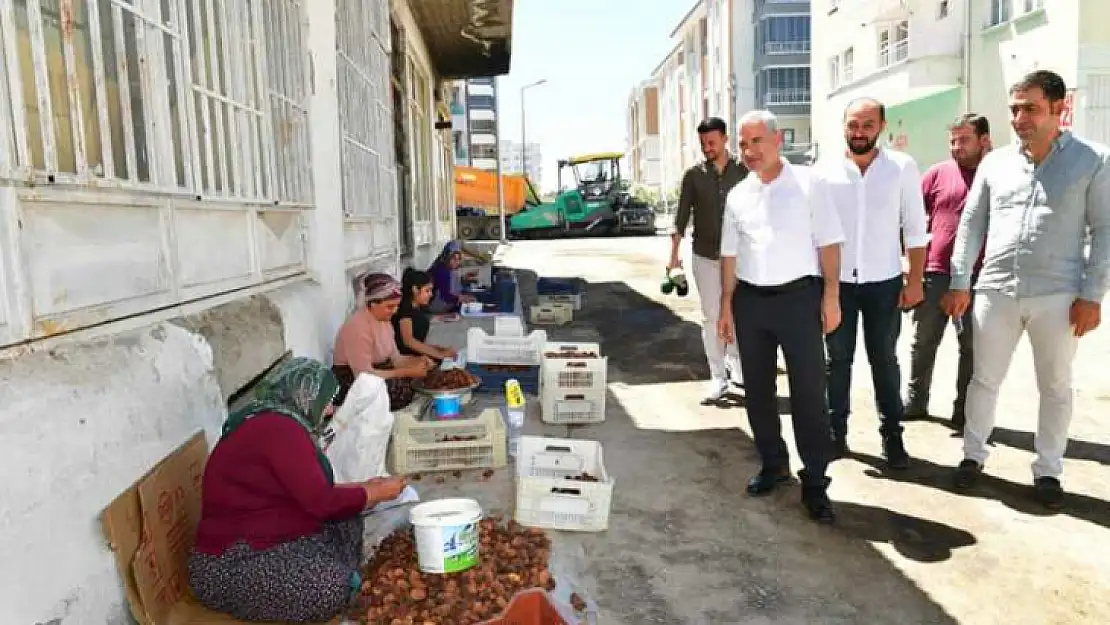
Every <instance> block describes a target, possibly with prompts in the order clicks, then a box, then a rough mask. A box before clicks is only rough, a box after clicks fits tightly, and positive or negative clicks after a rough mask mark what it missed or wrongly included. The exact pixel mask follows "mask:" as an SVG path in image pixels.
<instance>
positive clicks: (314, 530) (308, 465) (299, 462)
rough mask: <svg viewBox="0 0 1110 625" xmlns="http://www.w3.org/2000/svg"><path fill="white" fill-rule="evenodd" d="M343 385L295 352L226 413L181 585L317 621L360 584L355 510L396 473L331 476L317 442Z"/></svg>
mask: <svg viewBox="0 0 1110 625" xmlns="http://www.w3.org/2000/svg"><path fill="white" fill-rule="evenodd" d="M338 389H339V383H338V381H337V380H336V378H335V376H334V375H333V374H332V373H331V371H330V370H328V368H327V367H326V366H324V364H323V363H320V362H318V361H315V360H311V359H308V358H294V359H292V360H290V361H288V362H286V363H284V364H282V365H281V366H280V367H279V369H278V370H277V371H275V372H274V373H273V374H272V375H271V376H270V377H268V378H267V379H266V380H265V381H264V382H263V383H262V386H261V388H260V389H259V390H258V391H257V393H256V397H255V399H254V400H252V401H251V402H250V404H249V405H247V406H246V407H244V408H242V409H241V410H238V411H236V412H235V413H233V414H232V415H231V416H229V417H228V420H227V423H225V424H224V428H223V435H222V436H221V438H220V441H219V443H217V444H216V447H215V448H214V449H213V450H212V454H211V456H210V457H209V458H208V463H207V465H206V466H205V469H204V483H203V488H202V493H203V494H202V507H201V519H200V524H199V526H198V528H197V540H196V545H195V547H194V549H193V553H192V555H191V557H190V559H189V582H190V585H191V586H192V589H193V593H194V594H195V595H196V597H197V599H198V600H199V601H200V602H201V603H202V604H204V605H205V606H207V607H208V608H210V609H213V610H217V611H220V612H224V613H227V614H230V615H232V616H234V617H236V618H238V619H240V620H246V621H282V622H321V621H327V620H329V619H331V618H333V617H335V616H336V615H338V614H340V613H341V612H342V611H343V610H344V609H345V608H346V607H347V606H348V605H349V604H350V601H351V599H352V598H353V596H354V593H355V592H356V591H357V589H358V588H359V585H360V583H361V580H360V579H359V573H358V570H359V565H360V564H361V562H362V517H361V516H360V513H362V512H363V511H364V510H366V509H368V508H372V507H373V506H375V505H377V504H378V503H380V502H382V501H389V500H391V499H394V498H396V497H397V496H398V495H399V494H400V493H401V490H402V489H403V488H404V486H405V482H404V480H403V479H401V478H384V479H373V480H370V481H368V482H364V483H359V484H336V483H335V480H334V475H333V473H332V468H331V464H330V463H329V462H328V460H327V457H326V456H325V455H324V453H323V451H322V450H321V449H320V447H319V446H318V444H317V442H316V435H317V434H318V432H319V430H320V428H321V426H322V425H323V424H324V423H325V422H326V421H327V419H328V418H329V417H330V416H331V414H332V412H333V411H334V407H333V405H332V400H333V399H334V398H335V394H336V392H337V391H338Z"/></svg>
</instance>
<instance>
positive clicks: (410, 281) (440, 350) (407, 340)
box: [393, 267, 459, 361]
mask: <svg viewBox="0 0 1110 625" xmlns="http://www.w3.org/2000/svg"><path fill="white" fill-rule="evenodd" d="M434 290H435V286H434V284H433V281H432V277H431V276H430V275H428V274H427V273H425V272H423V271H417V270H416V269H412V268H411V267H410V268H409V269H406V270H405V274H404V276H402V277H401V305H400V306H398V308H397V313H396V314H394V315H393V331H394V333H395V335H396V340H397V349H398V350H399V351H400V352H401V353H402V354H405V355H408V356H427V357H429V358H432V359H433V360H437V361H439V360H443V359H445V358H455V357H456V356H458V354H459V352H458V350H456V349H451V348H450V347H442V346H440V345H430V344H428V343H426V342H425V341H427V340H428V331H429V330H430V329H431V325H432V317H431V314H429V312H428V304H429V303H430V302H431V301H432V297H433V295H434Z"/></svg>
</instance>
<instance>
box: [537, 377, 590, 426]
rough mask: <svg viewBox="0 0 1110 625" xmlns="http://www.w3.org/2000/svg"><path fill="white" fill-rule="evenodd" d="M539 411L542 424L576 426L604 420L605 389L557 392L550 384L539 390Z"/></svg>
mask: <svg viewBox="0 0 1110 625" xmlns="http://www.w3.org/2000/svg"><path fill="white" fill-rule="evenodd" d="M540 410H541V411H542V412H541V416H540V418H541V419H543V422H544V423H549V424H552V425H577V424H581V423H601V422H602V421H604V420H605V389H604V388H602V389H601V390H594V391H569V392H568V391H557V390H555V389H554V388H553V387H552V386H551V385H550V384H548V385H547V386H545V387H543V388H542V389H541V390H540Z"/></svg>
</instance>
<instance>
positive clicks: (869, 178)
mask: <svg viewBox="0 0 1110 625" xmlns="http://www.w3.org/2000/svg"><path fill="white" fill-rule="evenodd" d="M885 129H886V110H885V107H884V106H883V105H882V104H881V103H879V102H878V101H876V100H873V99H870V98H864V99H860V100H856V101H854V102H852V103H850V104H849V105H848V108H847V110H846V112H845V114H844V139H845V141H846V142H847V144H848V145H847V147H848V149H847V151H846V153H845V154H844V155H840V154H834V155H833V156H832V157H831V158H826V159H820V160H819V161H818V164H817V168H818V169H819V170H820V171H821V175H822V177H824V178H825V179H826V180H827V182H828V186H829V193H830V196H831V200H832V203H833V204H834V205H835V206H836V210H837V213H838V214H839V216H840V223H841V224H842V226H843V228H844V237H845V242H844V252H843V257H842V258H843V260H842V262H841V265H840V310H841V313H842V315H843V322H842V323H841V324H840V327H839V328H837V330H836V331H835V332H833V333H832V334H830V335H828V336H827V337H826V345H827V347H828V352H829V363H828V378H829V379H828V403H829V415H830V421H831V425H832V433H833V439H834V442H835V446H836V455H837V457H841V458H843V457H844V456H846V455H847V454H848V415H849V413H850V412H851V403H850V399H851V391H852V361H853V360H854V358H855V351H856V332H857V329H858V328H859V325H860V319H861V318H862V321H863V343H864V347H865V348H866V350H867V360H868V362H869V363H870V365H871V380H872V383H873V384H874V386H875V402H876V404H877V406H878V411H879V417H880V420H881V425H880V427H879V433H880V435H881V436H882V443H883V455H884V456H885V457H886V461H887V465H888V466H889V467H890V468H892V469H905V468H908V467H909V462H910V458H909V454H907V453H906V448H905V445H904V444H903V442H902V413H903V405H902V388H901V386H902V381H901V377H902V376H901V371H900V370H899V368H898V355H897V353H896V349H897V343H898V334H899V332H900V330H901V322H902V320H901V316H902V312H901V311H902V309H908V308H912V307H914V306H916V305H917V304H918V303H919V302H920V301H921V300H922V298H923V297H924V294H923V282H924V271H925V245H926V243H928V241H929V235H928V233H927V232H926V226H925V221H926V220H925V208H924V206H923V204H922V198H921V174H920V173H919V172H918V169H917V163H915V162H914V160H913V158H911V157H910V156H908V155H906V154H903V153H901V152H895V151H893V150H888V149H886V148H879V147H877V145H876V144H877V143H878V140H879V137H880V136H881V135H882V133H883V131H884V130H885ZM903 248H904V249H905V252H906V255H907V256H908V257H909V274H908V275H907V276H903V270H902V250H903Z"/></svg>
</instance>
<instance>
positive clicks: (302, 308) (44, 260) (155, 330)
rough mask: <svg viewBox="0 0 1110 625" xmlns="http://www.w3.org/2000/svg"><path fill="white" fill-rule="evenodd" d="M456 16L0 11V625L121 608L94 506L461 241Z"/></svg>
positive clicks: (95, 6)
mask: <svg viewBox="0 0 1110 625" xmlns="http://www.w3.org/2000/svg"><path fill="white" fill-rule="evenodd" d="M472 4H473V3H471V2H467V1H465V0H439V1H438V2H436V3H431V2H411V3H410V2H408V1H407V0H313V2H311V3H309V2H304V1H299V0H234V1H232V0H157V1H155V0H129V1H127V2H124V1H119V0H16V1H13V2H3V3H0V42H3V44H4V45H3V46H2V48H0V50H2V53H3V56H2V57H0V67H2V68H3V73H2V74H0V92H2V93H0V430H2V431H3V437H2V438H0V452H2V453H0V459H2V460H0V462H2V465H0V466H2V470H3V474H4V475H5V476H6V478H7V481H6V485H5V488H4V489H3V494H2V495H0V526H3V527H4V532H3V535H2V536H0V553H3V554H4V557H3V559H2V562H0V623H12V624H15V623H61V622H66V623H96V624H108V625H122V624H124V623H131V622H133V620H132V619H131V617H130V615H129V614H128V611H127V607H126V598H125V593H124V590H123V589H122V586H121V584H120V581H119V576H118V574H117V571H116V568H115V564H114V560H113V555H112V552H111V549H110V547H109V546H108V545H107V544H105V540H104V538H103V536H102V535H101V532H100V524H99V516H100V513H101V511H102V510H103V508H104V507H105V506H106V505H107V504H108V503H110V502H111V501H112V500H113V499H114V498H115V497H116V496H117V495H118V494H120V493H121V492H122V491H124V490H125V489H126V488H128V487H129V486H130V485H131V484H133V483H134V482H135V481H136V480H138V479H139V478H141V477H142V476H143V475H144V474H145V473H146V472H147V471H148V470H149V469H150V468H151V467H152V466H153V465H154V464H155V463H156V462H157V461H159V460H160V459H161V458H162V457H164V456H165V455H166V454H168V453H169V452H170V451H171V450H173V449H175V448H177V447H178V446H179V445H181V444H182V443H184V442H185V441H186V440H188V439H189V438H190V437H191V436H192V435H193V434H194V433H195V432H197V431H198V430H204V431H205V432H206V433H207V434H208V439H209V443H210V444H211V443H213V442H214V441H215V439H216V437H217V435H218V432H219V428H220V425H221V424H222V422H223V420H224V418H225V416H226V414H227V402H228V401H229V399H231V398H233V397H235V396H237V394H238V393H239V392H240V391H242V390H244V389H246V388H248V387H249V386H250V385H251V384H252V383H253V382H254V381H255V380H256V379H257V377H258V376H259V375H260V374H261V373H262V372H263V371H265V370H266V369H267V368H268V367H270V366H271V365H273V364H274V363H275V362H277V361H278V360H279V359H280V358H281V357H283V355H285V354H287V353H293V354H296V355H304V356H311V357H316V358H319V359H322V360H325V361H330V354H331V346H332V344H333V341H334V337H335V333H336V330H337V329H338V327H339V325H340V324H341V322H342V321H343V319H344V318H345V317H346V316H347V314H349V312H351V311H352V310H353V307H354V305H355V301H356V297H355V293H354V290H353V288H352V284H353V280H354V278H355V277H356V276H358V275H360V274H361V273H363V272H365V271H368V270H378V271H388V272H394V273H396V272H397V271H398V270H399V269H400V266H401V265H402V264H403V263H407V262H410V261H411V262H412V263H414V264H416V265H421V266H426V265H427V263H429V262H430V260H431V258H432V256H434V254H435V253H436V252H437V251H438V249H439V247H440V246H441V245H442V244H443V242H444V241H446V240H448V239H450V238H452V237H453V236H454V207H453V201H452V193H453V184H452V183H453V172H452V151H451V138H450V134H449V133H448V132H446V131H445V130H442V129H443V128H444V125H445V124H443V123H442V122H445V121H446V120H447V119H449V117H450V110H449V108H448V107H447V102H448V94H446V93H445V90H443V89H441V88H440V85H441V81H442V80H445V79H456V78H465V77H471V76H491V75H498V74H502V73H505V72H507V71H508V68H509V55H510V52H509V51H510V38H511V23H512V2H511V0H485V1H483V2H482V3H481V5H482V11H481V12H477V11H472V9H473V7H472ZM433 5H434V6H433ZM310 6H311V10H310V9H309V7H310ZM445 8H446V9H449V10H445ZM476 13H477V14H476Z"/></svg>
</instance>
